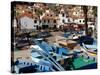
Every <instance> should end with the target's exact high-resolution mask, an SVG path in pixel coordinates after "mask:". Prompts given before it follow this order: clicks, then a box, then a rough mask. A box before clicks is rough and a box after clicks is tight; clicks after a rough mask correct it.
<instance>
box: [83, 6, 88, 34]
mask: <svg viewBox="0 0 100 75" xmlns="http://www.w3.org/2000/svg"><path fill="white" fill-rule="evenodd" d="M82 9H83V12H84V16H85V34H86V35H87V34H88V24H87V21H88V17H87V12H88V6H82Z"/></svg>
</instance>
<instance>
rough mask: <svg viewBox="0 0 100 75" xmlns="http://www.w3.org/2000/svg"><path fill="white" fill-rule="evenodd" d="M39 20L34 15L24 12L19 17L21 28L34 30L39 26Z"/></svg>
mask: <svg viewBox="0 0 100 75" xmlns="http://www.w3.org/2000/svg"><path fill="white" fill-rule="evenodd" d="M39 22H40V21H39V18H38V17H37V16H36V15H29V14H26V15H24V16H22V17H21V18H20V24H21V30H29V31H34V30H36V29H37V28H38V27H39Z"/></svg>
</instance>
